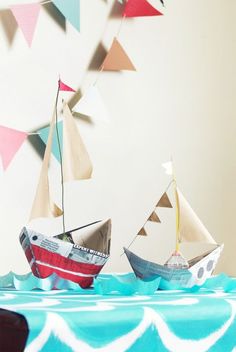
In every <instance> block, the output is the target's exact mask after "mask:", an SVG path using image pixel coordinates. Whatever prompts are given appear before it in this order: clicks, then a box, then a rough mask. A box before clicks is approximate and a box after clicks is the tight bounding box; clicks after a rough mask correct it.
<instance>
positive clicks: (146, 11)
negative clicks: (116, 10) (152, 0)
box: [123, 0, 163, 17]
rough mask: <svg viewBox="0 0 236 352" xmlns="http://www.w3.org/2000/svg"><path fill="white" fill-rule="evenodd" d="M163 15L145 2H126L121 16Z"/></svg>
mask: <svg viewBox="0 0 236 352" xmlns="http://www.w3.org/2000/svg"><path fill="white" fill-rule="evenodd" d="M161 15H163V13H161V12H160V11H158V10H157V9H155V8H154V7H153V6H152V5H151V4H149V2H147V0H128V1H127V2H126V5H125V9H124V12H123V16H125V17H142V16H161Z"/></svg>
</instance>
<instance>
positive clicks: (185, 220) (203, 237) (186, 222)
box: [177, 189, 216, 244]
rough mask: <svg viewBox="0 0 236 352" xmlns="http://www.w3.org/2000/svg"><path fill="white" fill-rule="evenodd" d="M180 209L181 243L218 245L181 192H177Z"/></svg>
mask: <svg viewBox="0 0 236 352" xmlns="http://www.w3.org/2000/svg"><path fill="white" fill-rule="evenodd" d="M177 192H178V197H179V207H180V242H204V243H212V244H216V242H215V240H214V239H213V237H212V236H211V235H210V233H209V232H208V230H207V229H206V228H205V226H204V225H203V223H202V222H201V220H200V219H199V218H198V217H197V215H196V214H195V212H194V211H193V209H192V208H191V207H190V205H189V203H188V202H187V200H186V199H185V198H184V196H183V195H182V193H181V192H180V190H179V189H178V190H177Z"/></svg>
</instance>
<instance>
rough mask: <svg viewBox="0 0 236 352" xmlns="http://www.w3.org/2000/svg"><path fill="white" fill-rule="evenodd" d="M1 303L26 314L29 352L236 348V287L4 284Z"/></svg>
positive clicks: (225, 351) (27, 351)
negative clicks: (79, 288)
mask: <svg viewBox="0 0 236 352" xmlns="http://www.w3.org/2000/svg"><path fill="white" fill-rule="evenodd" d="M0 307H1V308H5V309H9V310H11V311H16V312H19V313H21V314H23V315H24V316H25V317H26V319H27V321H28V324H29V328H30V334H29V338H28V341H27V346H26V349H25V351H26V352H36V351H40V352H52V351H56V352H60V351H63V352H69V351H78V352H87V351H88V352H94V351H99V352H116V351H117V352H121V351H129V352H134V351H135V352H137V351H140V352H144V351H145V352H152V351H153V352H154V351H158V352H159V351H174V352H185V351H186V352H195V351H196V352H203V351H219V352H222V351H224V352H227V351H234V352H236V292H231V293H225V292H223V291H221V290H213V289H206V288H201V289H200V290H199V291H197V292H184V291H161V290H158V291H156V293H155V294H153V295H143V296H141V295H131V296H122V295H118V294H116V295H114V294H109V295H99V294H96V293H95V291H94V290H93V289H88V290H86V291H85V292H76V291H68V290H53V291H47V292H45V291H41V290H32V291H17V290H14V289H1V291H0Z"/></svg>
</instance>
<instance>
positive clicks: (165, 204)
mask: <svg viewBox="0 0 236 352" xmlns="http://www.w3.org/2000/svg"><path fill="white" fill-rule="evenodd" d="M156 206H157V207H162V208H173V207H172V204H171V202H170V200H169V197H168V195H167V193H166V192H165V193H164V194H163V195H162V196H161V198H160V200H159V201H158V203H157V205H156Z"/></svg>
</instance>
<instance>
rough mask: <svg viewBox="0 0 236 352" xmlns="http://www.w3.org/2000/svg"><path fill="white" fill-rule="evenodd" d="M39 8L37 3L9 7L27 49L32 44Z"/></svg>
mask: <svg viewBox="0 0 236 352" xmlns="http://www.w3.org/2000/svg"><path fill="white" fill-rule="evenodd" d="M40 8H41V5H40V4H38V3H33V4H20V5H12V6H11V7H10V9H11V11H12V13H13V15H14V17H15V19H16V22H17V23H18V26H19V27H20V29H21V30H22V32H23V34H24V37H25V39H26V41H27V43H28V45H29V47H30V46H31V44H32V40H33V36H34V32H35V28H36V24H37V21H38V16H39V11H40Z"/></svg>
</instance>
